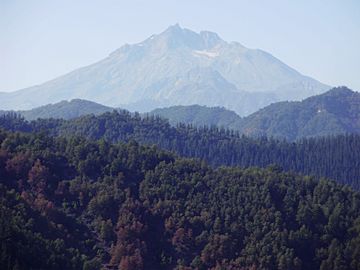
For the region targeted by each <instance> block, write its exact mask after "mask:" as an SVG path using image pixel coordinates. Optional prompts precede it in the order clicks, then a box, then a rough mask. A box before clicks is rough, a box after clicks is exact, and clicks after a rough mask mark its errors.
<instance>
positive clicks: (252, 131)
mask: <svg viewBox="0 0 360 270" xmlns="http://www.w3.org/2000/svg"><path fill="white" fill-rule="evenodd" d="M151 113H152V114H155V115H160V116H162V117H164V118H167V119H169V121H170V123H172V124H176V123H179V122H182V123H187V124H194V125H200V126H202V125H208V126H210V125H213V124H215V125H218V126H223V127H225V128H230V129H234V130H238V131H239V132H240V133H242V134H245V135H248V136H255V137H260V136H267V137H277V138H285V139H287V140H289V141H294V140H297V139H301V138H303V137H316V136H326V135H336V134H345V133H357V134H359V133H360V93H358V92H354V91H352V90H350V89H348V88H346V87H338V88H333V89H331V90H330V91H328V92H326V93H324V94H321V95H318V96H313V97H310V98H307V99H305V100H303V101H301V102H300V101H299V102H277V103H274V104H271V105H269V106H267V107H265V108H263V109H261V110H259V111H257V112H255V113H253V114H251V115H249V116H247V117H244V118H241V117H239V116H237V115H236V114H234V113H233V112H232V111H228V110H226V109H221V108H207V107H204V106H180V107H178V106H175V107H170V108H164V109H156V110H154V111H152V112H151Z"/></svg>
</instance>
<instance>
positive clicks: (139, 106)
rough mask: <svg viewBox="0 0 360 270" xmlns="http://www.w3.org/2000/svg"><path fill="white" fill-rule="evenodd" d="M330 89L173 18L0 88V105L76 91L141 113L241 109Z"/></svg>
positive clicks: (28, 103) (29, 103) (55, 98)
mask: <svg viewBox="0 0 360 270" xmlns="http://www.w3.org/2000/svg"><path fill="white" fill-rule="evenodd" d="M329 88H330V87H329V86H326V85H324V84H322V83H320V82H318V81H316V80H314V79H312V78H309V77H307V76H303V75H301V74H300V73H299V72H297V71H295V70H294V69H292V68H290V67H289V66H287V65H286V64H284V63H282V62H281V61H280V60H278V59H276V58H275V57H274V56H272V55H270V54H269V53H266V52H264V51H261V50H258V49H248V48H246V47H244V46H242V45H241V44H239V43H237V42H226V41H224V40H222V39H221V38H220V37H219V36H218V35H217V34H216V33H212V32H208V31H202V32H200V33H195V32H193V31H191V30H188V29H184V28H181V27H180V26H179V25H174V26H171V27H169V28H168V29H167V30H165V31H164V32H162V33H161V34H158V35H153V36H151V37H149V38H148V39H146V40H145V41H143V42H141V43H137V44H133V45H128V44H126V45H124V46H122V47H121V48H119V49H118V50H116V51H114V52H113V53H111V54H110V55H109V56H108V57H107V58H105V59H103V60H101V61H99V62H97V63H95V64H92V65H89V66H86V67H83V68H80V69H77V70H75V71H73V72H70V73H68V74H66V75H64V76H61V77H59V78H56V79H54V80H51V81H49V82H46V83H44V84H42V85H37V86H33V87H30V88H26V89H22V90H18V91H15V92H12V93H0V104H1V105H0V108H1V109H6V110H8V109H16V110H20V109H21V110H25V109H31V108H34V107H37V106H42V105H44V104H49V103H55V102H59V101H60V100H70V99H75V98H81V99H87V100H91V101H94V102H99V103H101V104H105V105H107V106H112V107H119V106H120V107H122V108H126V109H130V110H137V111H140V112H145V111H149V110H152V109H154V108H157V107H164V106H172V105H193V104H199V105H207V106H221V107H226V108H228V109H231V110H234V111H236V112H237V113H238V114H240V115H248V114H250V113H252V112H255V111H256V110H257V109H259V108H261V107H264V106H266V105H268V104H270V103H272V102H275V101H280V100H298V99H302V98H304V97H308V96H311V95H314V94H318V93H321V92H324V91H325V90H327V89H329Z"/></svg>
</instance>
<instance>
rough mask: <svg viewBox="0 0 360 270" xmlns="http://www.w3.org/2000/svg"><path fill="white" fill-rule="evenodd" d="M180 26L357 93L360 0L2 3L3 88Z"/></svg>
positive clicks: (25, 83) (9, 0) (21, 85)
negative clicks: (237, 44) (259, 51)
mask: <svg viewBox="0 0 360 270" xmlns="http://www.w3.org/2000/svg"><path fill="white" fill-rule="evenodd" d="M177 22H178V23H179V24H180V25H181V26H182V27H185V28H189V29H192V30H195V31H200V30H209V31H214V32H217V33H218V34H219V35H220V36H221V37H222V38H223V39H225V40H227V41H238V42H240V43H242V44H243V45H245V46H247V47H249V48H259V49H263V50H265V51H267V52H270V53H271V54H273V55H274V56H275V57H277V58H279V59H280V60H282V61H283V62H285V63H286V64H288V65H290V66H291V67H293V68H295V69H297V70H298V71H300V72H301V73H303V74H305V75H308V76H311V77H314V78H315V79H318V80H319V81H321V82H323V83H327V84H329V85H333V86H336V85H347V86H349V87H351V88H353V89H354V90H358V91H359V90H360V0H322V1H320V0H301V1H300V0H299V1H296V0H287V1H285V0H271V1H270V0H262V1H260V0H249V1H241V0H234V1H227V0H222V1H218V0H162V1H160V0H143V1H136V0H131V1H130V0H129V1H121V0H117V1H113V0H76V1H74V0H23V1H17V0H0V91H12V90H17V89H20V88H24V87H28V86H32V85H35V84H40V83H43V82H45V81H47V80H50V79H53V78H55V77H57V76H59V75H62V74H65V73H67V72H69V71H72V70H73V69H75V68H78V67H81V66H85V65H88V64H91V63H93V62H96V61H98V60H100V59H102V58H104V57H106V56H107V55H108V54H109V53H111V52H112V51H114V50H115V49H117V48H118V47H120V46H121V45H123V44H124V43H136V42H140V41H142V40H144V39H145V38H147V37H148V36H150V35H152V34H154V33H160V32H162V31H163V30H165V29H166V28H167V27H168V26H169V25H172V24H175V23H177Z"/></svg>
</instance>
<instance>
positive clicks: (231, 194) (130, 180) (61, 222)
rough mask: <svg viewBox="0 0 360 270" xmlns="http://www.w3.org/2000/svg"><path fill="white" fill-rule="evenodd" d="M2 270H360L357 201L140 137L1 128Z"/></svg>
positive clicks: (339, 189) (341, 192) (321, 186)
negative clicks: (189, 155)
mask: <svg viewBox="0 0 360 270" xmlns="http://www.w3.org/2000/svg"><path fill="white" fill-rule="evenodd" d="M0 195H1V196H0V239H1V245H0V268H1V269H4V270H8V269H9V270H10V269H11V270H13V269H20V270H22V269H85V270H92V269H101V268H104V269H122V270H135V269H136V270H142V269H157V270H162V269H199V270H205V269H213V270H215V269H230V270H231V269H234V270H235V269H279V270H287V269H306V270H309V269H310V270H311V269H321V270H328V269H333V270H342V269H349V270H357V269H359V268H360V259H359V258H360V253H359V246H360V218H359V217H360V194H359V193H358V192H354V191H353V190H352V189H350V188H348V187H345V186H341V185H338V184H336V183H335V182H332V181H326V180H321V181H316V180H314V179H312V178H310V177H303V176H299V175H295V174H292V173H284V172H281V171H280V170H279V169H278V168H276V167H269V168H267V169H255V168H251V169H238V168H219V169H213V168H211V167H209V166H207V165H206V164H204V163H203V162H199V161H195V160H189V159H181V158H176V157H174V156H173V155H172V154H169V153H166V152H163V151H160V150H158V149H156V148H155V147H144V146H140V145H139V144H137V143H136V142H134V141H131V142H130V143H128V144H117V145H111V144H109V143H107V142H105V141H104V140H102V141H98V142H92V141H88V140H85V139H81V138H74V137H69V138H67V139H64V138H54V137H48V136H46V135H44V134H38V135H34V134H25V135H24V134H16V133H8V132H4V131H0Z"/></svg>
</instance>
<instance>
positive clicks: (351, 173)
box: [0, 111, 360, 189]
mask: <svg viewBox="0 0 360 270" xmlns="http://www.w3.org/2000/svg"><path fill="white" fill-rule="evenodd" d="M0 127H2V128H4V129H7V130H14V131H24V132H46V133H48V134H52V135H55V136H65V137H68V136H74V135H77V136H83V137H86V138H89V139H95V140H98V139H104V140H106V141H109V142H114V143H117V142H128V141H131V140H136V141H138V142H139V143H142V144H147V145H153V144H155V145H157V146H158V147H160V148H162V149H166V150H170V151H174V152H176V153H177V154H179V155H181V156H185V157H196V158H200V159H203V160H206V161H207V162H209V163H210V164H211V165H214V166H221V165H231V166H241V167H250V166H259V167H266V166H269V165H271V164H278V165H279V166H281V167H282V168H283V169H284V170H286V171H295V172H299V173H303V174H311V175H315V176H317V177H318V178H320V177H328V178H331V179H334V180H336V181H338V182H340V183H343V184H349V185H351V186H353V187H354V188H356V189H360V135H339V136H332V137H331V136H330V137H321V138H314V139H303V140H300V141H298V142H296V143H289V142H286V141H279V140H275V139H266V138H259V139H256V138H250V137H245V136H241V135H240V134H239V133H236V132H234V131H232V130H226V129H219V128H217V127H212V128H208V127H202V128H196V127H193V126H187V125H185V124H181V125H178V126H176V127H173V126H171V125H170V124H169V123H168V122H167V121H166V120H164V119H162V118H159V117H141V116H140V115H139V114H133V115H132V114H130V113H129V112H127V111H114V112H111V113H105V114H102V115H99V116H94V115H87V116H83V117H80V118H76V119H72V120H68V121H65V120H61V119H40V120H37V121H32V122H27V121H24V120H23V119H22V118H20V117H18V116H16V115H5V116H3V117H0Z"/></svg>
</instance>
